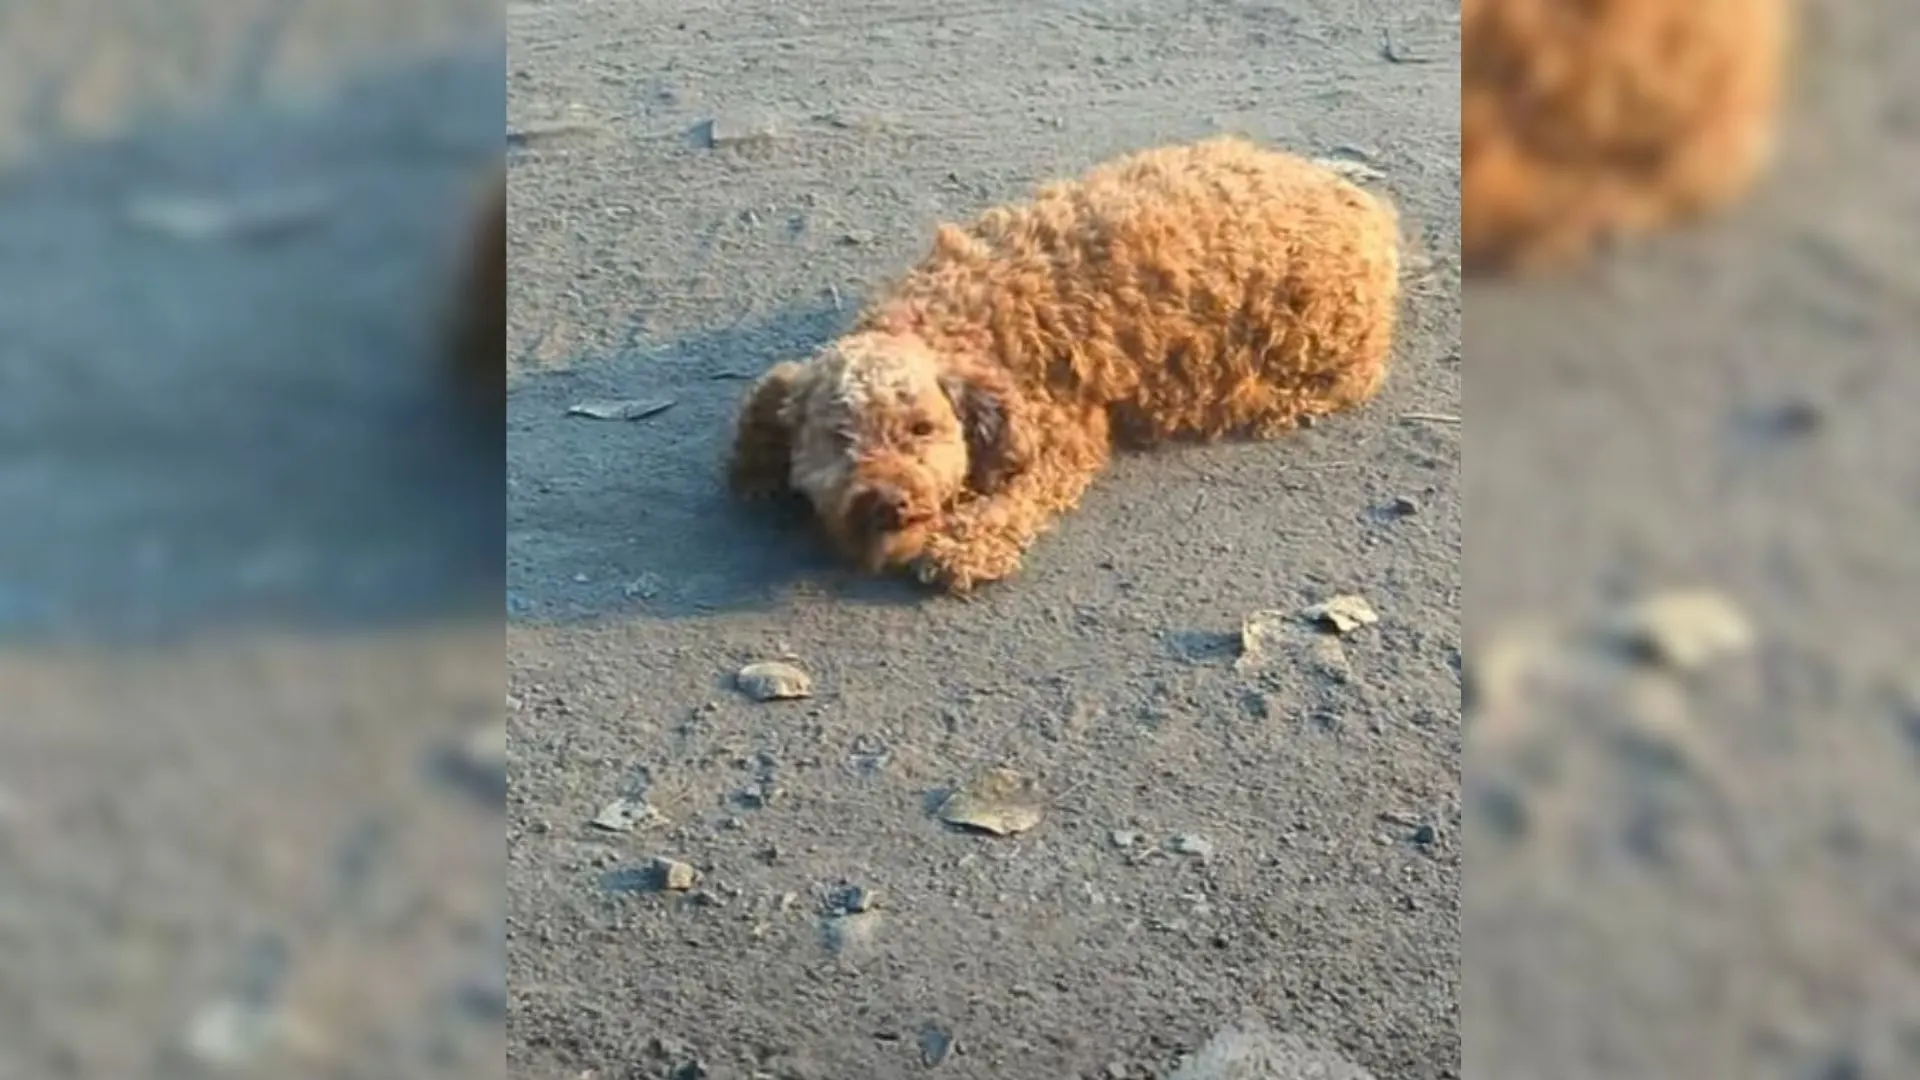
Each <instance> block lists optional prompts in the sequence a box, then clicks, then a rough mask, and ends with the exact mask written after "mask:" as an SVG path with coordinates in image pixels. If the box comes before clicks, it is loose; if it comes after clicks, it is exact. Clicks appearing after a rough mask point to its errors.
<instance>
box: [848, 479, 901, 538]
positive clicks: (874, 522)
mask: <svg viewBox="0 0 1920 1080" xmlns="http://www.w3.org/2000/svg"><path fill="white" fill-rule="evenodd" d="M852 509H853V520H854V522H855V524H857V525H858V526H859V527H860V529H861V531H863V532H866V533H868V534H869V535H871V534H876V533H884V532H892V531H893V530H895V529H898V528H899V527H900V526H901V525H902V524H903V523H904V522H905V520H906V510H907V498H906V496H905V495H902V494H901V493H900V492H898V491H895V490H894V489H892V488H869V489H867V490H866V491H863V492H861V493H860V494H858V495H856V496H854V500H853V507H852Z"/></svg>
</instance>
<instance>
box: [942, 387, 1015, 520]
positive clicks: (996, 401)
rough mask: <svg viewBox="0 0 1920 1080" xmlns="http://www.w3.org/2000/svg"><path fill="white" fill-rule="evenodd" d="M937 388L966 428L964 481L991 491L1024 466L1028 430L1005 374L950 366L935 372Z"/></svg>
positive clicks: (962, 428) (978, 490) (995, 489)
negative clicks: (945, 372)
mask: <svg viewBox="0 0 1920 1080" xmlns="http://www.w3.org/2000/svg"><path fill="white" fill-rule="evenodd" d="M940 389H941V390H943V391H945V392H946V395H947V400H948V401H951V402H952V403H953V411H954V412H955V413H956V414H958V415H959V417H960V426H961V430H962V431H964V432H965V433H966V438H967V459H968V470H967V486H968V487H970V488H972V489H973V490H974V491H975V492H978V493H980V494H983V495H987V494H992V493H993V492H995V491H998V490H1000V489H1001V488H1003V487H1005V486H1006V484H1007V482H1008V481H1009V480H1012V479H1013V478H1014V477H1016V476H1018V475H1020V473H1022V472H1024V471H1025V470H1026V468H1027V464H1028V462H1029V461H1030V460H1031V458H1032V455H1033V449H1032V435H1031V433H1030V432H1029V431H1028V430H1027V425H1026V423H1025V418H1024V417H1023V416H1022V415H1021V409H1020V404H1019V399H1018V397H1017V395H1016V392H1015V390H1014V387H1013V383H1012V381H1011V380H1009V379H1008V378H1007V377H1006V375H1005V374H1003V373H1001V372H998V371H994V370H992V369H990V368H974V369H969V370H962V371H956V372H954V373H952V374H950V375H946V376H943V377H942V378H941V380H940Z"/></svg>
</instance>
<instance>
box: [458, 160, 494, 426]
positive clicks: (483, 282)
mask: <svg viewBox="0 0 1920 1080" xmlns="http://www.w3.org/2000/svg"><path fill="white" fill-rule="evenodd" d="M446 348H447V354H446V362H447V365H448V367H449V368H450V369H451V370H452V372H453V375H454V378H455V379H456V380H457V381H458V382H459V384H460V386H461V388H462V390H463V391H464V392H467V393H470V394H472V395H473V397H474V398H475V400H477V401H478V402H479V403H480V404H482V405H483V406H487V407H494V406H499V405H501V404H502V403H503V402H504V401H505V398H506V392H507V391H506V387H507V174H506V170H505V169H504V168H502V167H496V168H495V169H493V170H492V171H491V172H490V173H488V175H487V177H486V179H485V181H484V182H483V184H482V186H481V188H480V192H479V197H478V198H477V199H476V200H475V205H474V209H473V211H472V216H471V217H470V218H469V219H468V225H467V235H466V236H465V238H464V245H463V248H462V251H461V262H460V264H459V281H458V291H457V293H456V294H455V297H454V304H453V311H452V316H451V325H450V326H449V328H448V333H447V343H446Z"/></svg>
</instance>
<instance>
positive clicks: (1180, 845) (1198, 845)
mask: <svg viewBox="0 0 1920 1080" xmlns="http://www.w3.org/2000/svg"><path fill="white" fill-rule="evenodd" d="M1169 846H1170V847H1172V849H1173V852H1174V854H1176V855H1192V856H1194V857H1195V858H1200V859H1206V858H1211V857H1212V855H1213V841H1211V840H1208V839H1207V838H1205V837H1203V836H1195V835H1194V834H1192V833H1181V834H1180V835H1178V836H1176V837H1174V838H1173V842H1172V844H1171V845H1169Z"/></svg>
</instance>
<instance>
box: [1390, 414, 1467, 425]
mask: <svg viewBox="0 0 1920 1080" xmlns="http://www.w3.org/2000/svg"><path fill="white" fill-rule="evenodd" d="M1400 419H1402V420H1404V421H1406V422H1407V423H1409V424H1419V423H1426V424H1457V423H1459V422H1460V418H1459V417H1457V416H1455V415H1453V414H1452V413H1435V412H1410V413H1401V414H1400Z"/></svg>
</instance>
